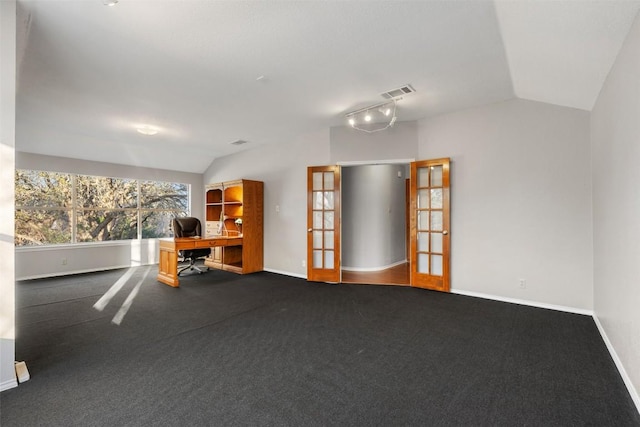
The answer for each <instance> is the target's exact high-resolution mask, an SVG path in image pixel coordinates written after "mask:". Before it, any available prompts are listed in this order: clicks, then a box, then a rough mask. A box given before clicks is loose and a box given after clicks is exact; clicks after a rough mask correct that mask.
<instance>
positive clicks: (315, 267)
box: [307, 166, 342, 283]
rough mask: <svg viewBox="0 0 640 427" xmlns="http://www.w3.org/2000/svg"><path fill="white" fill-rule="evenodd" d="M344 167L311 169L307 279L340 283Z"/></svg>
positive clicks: (308, 182) (308, 179) (308, 184)
mask: <svg viewBox="0 0 640 427" xmlns="http://www.w3.org/2000/svg"><path fill="white" fill-rule="evenodd" d="M341 271H342V269H341V268H340V166H315V167H309V168H308V169H307V280H309V281H312V282H332V283H339V282H340V279H341V278H340V273H341Z"/></svg>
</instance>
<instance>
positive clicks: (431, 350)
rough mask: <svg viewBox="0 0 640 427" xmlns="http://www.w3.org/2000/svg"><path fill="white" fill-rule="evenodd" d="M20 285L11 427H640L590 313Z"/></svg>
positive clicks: (310, 291)
mask: <svg viewBox="0 0 640 427" xmlns="http://www.w3.org/2000/svg"><path fill="white" fill-rule="evenodd" d="M145 270H146V267H139V268H137V269H135V273H134V274H133V276H132V277H131V279H130V280H129V281H128V282H127V283H126V285H124V287H123V288H122V289H121V290H120V291H119V292H118V293H117V294H116V295H115V297H114V298H113V300H112V301H111V302H110V303H109V304H108V305H107V306H106V308H105V309H104V311H102V312H100V311H97V310H96V309H94V308H93V305H94V304H95V303H96V301H98V300H99V299H100V297H101V296H102V295H103V294H105V292H107V290H108V289H109V288H110V287H111V286H112V285H113V283H114V282H116V281H117V280H118V278H119V277H120V276H122V275H123V274H124V273H125V271H126V270H116V271H110V272H103V273H95V274H85V275H78V276H72V277H64V278H55V279H45V280H34V281H26V282H20V283H18V286H17V295H16V298H17V306H18V310H17V316H18V317H17V328H18V331H17V333H18V338H17V343H16V346H17V349H16V351H17V359H18V360H25V361H26V362H27V365H28V368H29V371H30V373H31V380H30V381H28V382H26V383H24V384H21V385H20V386H19V387H18V388H15V389H12V390H8V391H5V392H3V393H2V394H1V395H0V421H1V424H2V426H3V427H9V426H40V425H41V426H138V425H144V426H182V425H192V426H200V425H216V426H229V425H290V426H302V425H305V426H325V425H341V426H344V425H363V426H377V425H380V426H382V425H384V426H402V425H435V426H445V425H451V426H459V425H474V426H485V425H486V426H489V425H491V426H493V425H498V426H500V425H503V426H517V425H522V426H525V425H527V426H554V425H562V426H574V425H575V426H583V425H593V426H638V425H640V415H639V414H638V412H637V410H636V409H635V406H634V405H633V402H632V400H631V398H630V396H629V394H628V393H627V390H626V388H625V386H624V384H623V382H622V379H621V378H620V375H619V374H618V372H617V370H616V368H615V365H614V363H613V361H612V360H611V357H610V355H609V354H608V352H607V350H606V347H605V345H604V343H603V341H602V339H601V337H600V336H599V334H598V331H597V328H596V326H595V324H594V322H593V319H591V318H590V317H588V316H581V315H575V314H567V313H560V312H555V311H550V310H543V309H537V308H531V307H525V306H519V305H514V304H507V303H500V302H494V301H486V300H482V299H477V298H470V297H464V296H459V295H451V294H442V293H436V292H429V291H424V290H418V289H411V288H402V287H390V286H362V285H328V284H318V283H308V282H306V281H304V280H301V279H296V278H292V277H287V276H281V275H277V274H272V273H266V272H263V273H256V274H251V275H246V276H240V275H235V274H232V273H227V272H221V271H210V272H208V273H207V274H204V275H200V276H199V275H191V276H187V277H184V278H182V283H181V287H180V288H179V289H173V288H170V287H168V286H165V285H162V284H160V283H158V282H156V281H155V274H156V271H155V269H153V268H151V271H150V274H149V276H148V277H147V278H146V279H145V280H144V281H143V282H142V284H141V286H140V288H139V292H138V294H137V296H136V297H135V299H134V300H133V302H132V303H131V307H130V310H129V311H128V313H127V314H126V316H125V317H124V318H123V320H122V323H121V324H120V325H116V324H114V323H113V322H112V319H113V318H114V316H115V315H116V313H117V312H118V310H119V309H120V307H121V306H122V304H123V303H124V302H125V300H126V299H127V297H128V296H129V294H130V293H131V291H132V290H133V289H134V287H135V285H136V283H137V282H139V280H140V279H141V278H142V276H143V274H144V272H145Z"/></svg>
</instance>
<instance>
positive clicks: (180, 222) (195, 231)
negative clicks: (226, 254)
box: [173, 217, 211, 276]
mask: <svg viewBox="0 0 640 427" xmlns="http://www.w3.org/2000/svg"><path fill="white" fill-rule="evenodd" d="M173 234H174V236H175V237H195V236H202V225H201V224H200V220H199V219H198V218H193V217H177V218H174V219H173ZM210 254H211V249H188V250H182V251H179V252H178V256H179V257H181V258H182V259H183V260H185V261H186V260H189V265H187V266H186V267H182V268H180V269H179V270H178V276H179V275H180V273H182V272H183V271H184V270H187V269H189V270H196V271H197V272H198V274H202V273H204V272H203V271H202V270H201V269H200V268H198V267H197V266H196V265H195V263H196V260H197V259H200V258H205V257H208V256H209V255H210ZM208 270H209V267H207V271H208Z"/></svg>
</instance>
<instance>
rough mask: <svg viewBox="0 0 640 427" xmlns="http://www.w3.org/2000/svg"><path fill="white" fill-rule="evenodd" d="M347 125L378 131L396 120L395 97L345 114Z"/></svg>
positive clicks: (363, 129)
mask: <svg viewBox="0 0 640 427" xmlns="http://www.w3.org/2000/svg"><path fill="white" fill-rule="evenodd" d="M346 117H347V121H348V122H349V126H351V127H352V128H354V129H357V130H361V131H363V132H367V133H373V132H380V131H381V130H385V129H388V128H390V127H393V125H394V124H395V122H396V99H395V98H394V99H391V100H389V101H385V102H383V103H381V104H376V105H371V106H369V107H365V108H361V109H359V110H356V111H352V112H350V113H347V114H346Z"/></svg>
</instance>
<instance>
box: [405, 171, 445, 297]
mask: <svg viewBox="0 0 640 427" xmlns="http://www.w3.org/2000/svg"><path fill="white" fill-rule="evenodd" d="M410 193H411V203H410V205H411V212H410V232H409V235H410V240H411V250H410V252H411V286H415V287H418V288H426V289H432V290H436V291H444V292H449V289H450V283H449V249H450V244H449V236H450V234H449V223H450V219H449V159H437V160H422V161H418V162H413V163H411V191H410Z"/></svg>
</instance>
